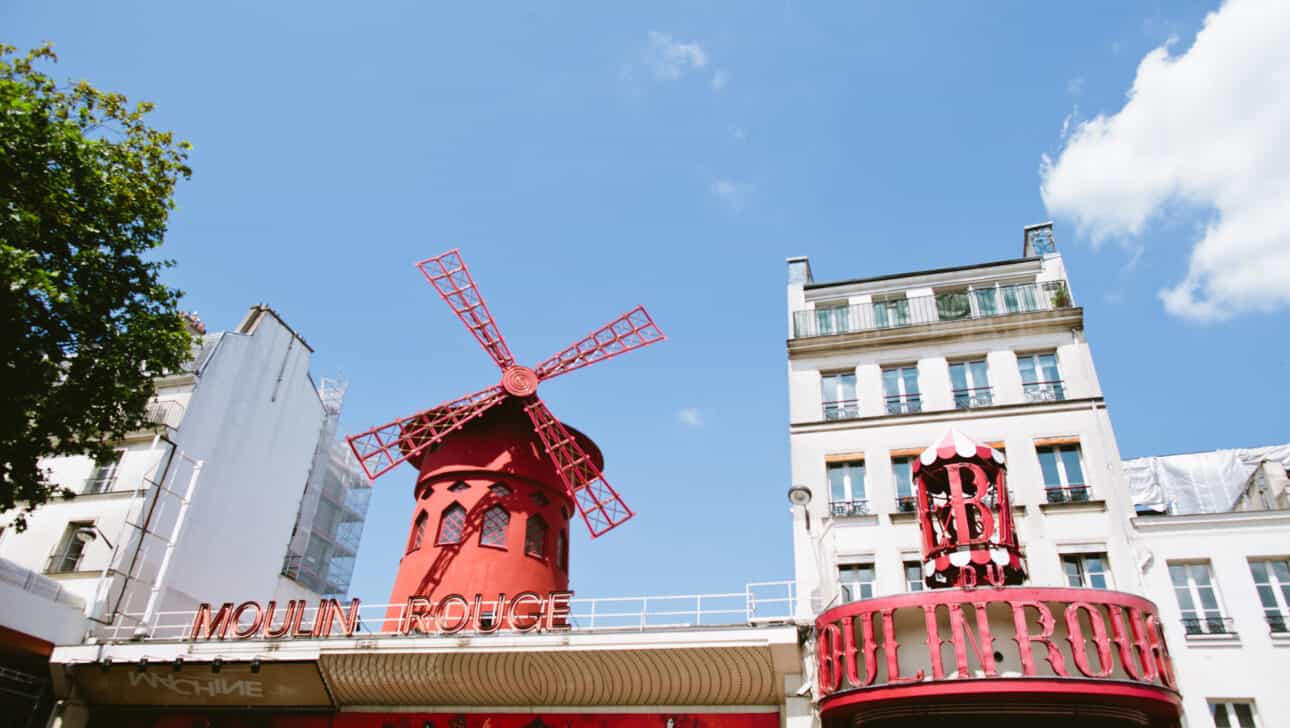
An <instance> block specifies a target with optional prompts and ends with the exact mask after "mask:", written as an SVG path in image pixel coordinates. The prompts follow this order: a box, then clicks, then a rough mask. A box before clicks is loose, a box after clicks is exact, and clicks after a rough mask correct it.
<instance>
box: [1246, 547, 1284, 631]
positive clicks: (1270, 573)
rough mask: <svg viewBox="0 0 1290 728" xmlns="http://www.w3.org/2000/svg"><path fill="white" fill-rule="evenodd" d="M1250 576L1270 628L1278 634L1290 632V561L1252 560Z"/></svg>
mask: <svg viewBox="0 0 1290 728" xmlns="http://www.w3.org/2000/svg"><path fill="white" fill-rule="evenodd" d="M1250 575H1251V576H1253V577H1254V588H1255V589H1256V590H1258V592H1259V601H1260V602H1261V603H1262V604H1263V618H1264V619H1266V620H1267V621H1268V627H1269V628H1270V629H1271V630H1272V631H1273V632H1277V633H1286V632H1290V561H1287V560H1286V559H1251V560H1250Z"/></svg>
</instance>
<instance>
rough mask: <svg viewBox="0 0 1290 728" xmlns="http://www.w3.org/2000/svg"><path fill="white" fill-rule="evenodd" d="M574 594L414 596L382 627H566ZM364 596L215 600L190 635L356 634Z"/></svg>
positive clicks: (481, 630)
mask: <svg viewBox="0 0 1290 728" xmlns="http://www.w3.org/2000/svg"><path fill="white" fill-rule="evenodd" d="M572 597H573V592H551V593H550V594H547V595H545V596H543V595H540V594H538V593H536V592H520V593H519V594H516V595H515V596H513V597H507V595H505V594H499V595H498V596H497V598H496V599H484V595H482V594H476V595H475V597H474V599H467V598H466V597H465V596H463V595H461V594H449V595H448V596H446V597H444V598H443V599H440V600H438V601H434V600H431V599H427V598H426V597H412V598H411V599H408V602H407V604H405V605H403V607H402V608H401V609H396V610H393V616H390V615H387V616H386V618H385V619H384V620H383V622H382V626H381V629H380V631H381V632H384V633H387V634H402V635H410V634H426V635H429V634H456V633H458V632H462V631H469V632H473V633H476V634H490V633H493V632H499V631H509V632H534V631H542V632H545V631H551V630H560V629H566V628H567V626H568V623H569V614H570V610H569V600H570V599H571V598H572ZM359 609H360V603H359V600H357V599H354V600H352V601H351V602H350V603H349V606H348V608H346V607H344V606H342V605H341V603H340V602H339V601H337V600H335V599H323V600H321V601H320V602H318V605H317V606H316V607H311V606H310V605H309V603H308V602H307V601H305V600H294V599H293V600H291V601H288V602H287V603H286V605H279V604H278V603H277V602H272V601H271V602H268V603H267V604H264V605H261V604H260V603H259V602H242V603H241V604H237V605H234V604H233V602H225V603H224V604H222V605H221V606H220V607H219V609H217V610H213V611H212V608H211V605H210V603H209V602H207V603H204V604H202V605H201V607H199V608H198V609H197V614H196V616H194V617H193V624H192V629H190V630H189V633H188V638H189V639H192V640H212V639H221V640H222V639H230V638H231V639H235V640H249V639H292V638H296V639H304V638H320V637H330V636H331V635H332V633H333V632H334V631H336V630H337V629H339V630H340V632H341V633H342V634H344V636H346V637H352V636H353V635H354V632H356V631H357V630H358V628H359Z"/></svg>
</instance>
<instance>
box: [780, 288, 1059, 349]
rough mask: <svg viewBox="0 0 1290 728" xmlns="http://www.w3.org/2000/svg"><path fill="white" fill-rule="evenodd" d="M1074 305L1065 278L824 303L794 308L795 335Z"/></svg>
mask: <svg viewBox="0 0 1290 728" xmlns="http://www.w3.org/2000/svg"><path fill="white" fill-rule="evenodd" d="M1070 306H1071V299H1070V294H1069V293H1068V292H1067V290H1066V284H1065V283H1064V282H1062V281H1049V282H1046V283H1025V284H1019V285H1012V286H999V287H996V288H984V289H978V290H973V291H952V292H945V293H936V294H932V295H930V296H912V297H909V298H897V299H888V300H882V301H874V302H871V303H857V304H852V305H847V306H818V307H817V308H815V309H813V310H806V311H794V312H793V338H795V339H802V338H807V337H812V336H834V335H837V334H850V333H855V332H859V331H872V330H877V329H893V328H902V327H906V326H917V325H920V324H931V323H937V322H940V321H967V320H972V319H983V318H992V317H996V316H1009V315H1012V314H1015V313H1030V312H1032V311H1051V310H1053V309H1057V308H1067V307H1070Z"/></svg>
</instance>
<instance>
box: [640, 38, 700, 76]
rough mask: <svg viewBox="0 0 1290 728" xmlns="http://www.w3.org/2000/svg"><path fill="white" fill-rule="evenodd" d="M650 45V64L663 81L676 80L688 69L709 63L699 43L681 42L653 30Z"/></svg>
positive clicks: (655, 74)
mask: <svg viewBox="0 0 1290 728" xmlns="http://www.w3.org/2000/svg"><path fill="white" fill-rule="evenodd" d="M649 45H650V56H649V61H650V65H651V66H653V68H654V77H655V78H657V79H659V80H661V81H675V80H676V79H678V78H680V77H681V76H683V75H685V73H686V71H689V70H691V69H695V68H703V67H704V66H706V65H708V55H707V54H706V53H704V52H703V46H701V45H699V44H698V43H679V42H677V41H674V40H672V36H670V35H668V34H666V33H659V32H657V31H653V30H651V31H650V33H649Z"/></svg>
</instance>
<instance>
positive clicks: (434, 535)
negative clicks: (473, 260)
mask: <svg viewBox="0 0 1290 728" xmlns="http://www.w3.org/2000/svg"><path fill="white" fill-rule="evenodd" d="M416 265H417V268H419V269H420V270H421V272H422V273H423V274H424V275H425V277H426V279H427V280H429V281H430V284H431V285H433V286H434V289H435V291H436V292H438V293H439V295H440V296H441V297H442V298H443V300H444V301H446V302H447V303H448V305H449V306H450V307H452V310H453V312H454V313H456V314H457V316H458V317H459V318H460V319H461V320H462V322H463V323H465V324H466V328H467V329H469V330H470V333H471V334H472V335H473V336H474V337H475V339H476V340H477V341H478V342H479V344H480V345H481V346H483V348H484V350H485V351H487V352H488V355H489V356H490V357H492V359H493V361H494V362H495V363H496V364H497V366H498V368H499V369H501V371H502V378H501V382H500V383H499V384H495V385H493V386H491V387H488V388H487V389H483V390H480V391H478V392H475V393H474V394H468V395H466V396H464V397H460V398H458V399H455V400H452V401H450V402H444V403H443V404H439V405H436V406H434V407H431V408H429V409H426V410H423V411H421V412H418V413H416V414H413V415H410V416H408V417H403V418H400V419H397V420H394V421H393V422H390V423H388V424H384V425H381V426H379V427H374V428H372V429H370V430H368V431H367V432H364V433H361V434H358V435H354V436H352V437H350V438H349V445H350V447H351V448H352V449H353V451H354V454H355V455H356V456H357V457H358V461H359V463H360V464H361V465H362V467H363V470H364V472H366V473H367V476H368V478H371V479H373V480H375V479H376V478H377V477H380V476H381V475H383V474H385V473H387V472H389V471H390V470H392V469H394V468H395V467H396V466H398V465H400V464H401V463H403V462H405V461H406V462H410V463H412V464H413V465H414V466H416V467H417V469H418V471H419V475H418V478H417V486H416V489H415V497H416V501H417V507H416V508H415V509H414V513H413V520H412V531H411V533H410V535H409V538H408V550H407V553H406V554H405V556H404V557H403V560H402V561H401V563H400V566H399V575H398V578H397V579H396V582H395V587H394V593H393V594H392V596H391V602H394V603H400V602H404V601H406V600H407V599H408V598H409V597H412V596H419V597H428V598H434V597H438V596H442V595H444V594H449V593H454V594H465V595H468V596H469V595H474V594H490V593H491V594H497V593H499V592H506V593H509V594H512V595H514V594H516V593H517V592H522V591H533V592H537V593H539V594H541V593H544V592H550V591H556V590H564V589H567V587H568V573H567V572H568V566H567V558H568V541H567V538H568V536H567V527H568V521H569V518H570V516H571V513H570V509H569V508H568V504H569V503H572V505H573V506H575V507H576V508H577V510H578V513H579V514H581V516H582V519H583V521H584V522H585V523H586V524H587V527H588V529H590V531H591V535H592V537H593V538H595V537H598V536H600V535H601V534H604V533H605V532H607V531H609V530H610V529H612V528H614V527H616V526H619V525H621V524H622V523H623V522H625V521H626V520H627V519H629V518H631V517H632V515H633V513H632V511H631V509H630V508H628V507H627V504H626V503H624V502H623V499H622V498H621V497H620V496H619V495H618V492H617V491H616V490H614V488H613V486H611V485H610V484H609V482H608V481H607V480H605V477H604V474H603V473H602V472H601V468H602V467H603V459H602V458H601V456H600V452H599V450H598V449H597V448H596V446H595V444H594V443H593V442H592V441H591V440H590V439H589V438H587V437H586V436H585V435H583V434H582V433H579V432H577V431H575V430H573V429H572V428H570V427H568V426H566V425H564V424H563V423H561V422H560V421H559V420H557V419H556V418H555V416H554V415H552V414H551V411H550V410H549V409H548V408H547V406H546V405H545V404H544V403H543V402H542V400H541V399H539V398H538V396H537V388H538V384H539V383H541V382H542V381H544V380H547V379H551V378H553V377H558V376H560V375H561V374H567V373H568V372H571V371H573V370H575V369H579V368H581V367H584V366H587V365H590V364H594V363H596V362H599V361H605V360H607V359H611V358H613V357H615V356H618V355H620V354H625V353H627V352H629V351H631V350H633V349H639V348H641V347H644V346H648V345H650V344H654V343H657V342H660V341H662V340H663V339H664V336H663V333H662V332H661V331H660V330H659V328H658V327H657V326H656V325H655V324H654V321H653V320H652V319H651V318H650V316H649V314H648V313H646V312H645V309H644V308H643V307H641V306H637V307H636V308H634V309H632V310H630V311H628V312H627V313H625V314H623V315H622V316H619V317H618V318H616V319H614V320H613V321H611V322H609V323H608V324H606V325H604V326H603V327H601V328H599V329H597V330H596V331H594V332H592V333H591V334H590V335H588V336H586V337H585V338H583V339H581V340H580V341H578V342H576V343H574V344H573V345H572V346H570V347H568V348H566V349H564V350H563V351H561V352H559V353H558V354H556V355H554V356H552V357H551V358H549V359H547V360H546V361H544V362H542V363H541V364H539V365H538V366H537V367H536V368H529V367H526V366H522V365H519V364H516V363H515V358H514V357H513V356H512V355H511V351H510V349H509V348H508V347H507V345H506V340H505V339H504V338H502V334H501V331H500V330H498V328H497V324H496V322H495V321H494V320H493V316H492V314H491V313H489V311H488V306H487V304H485V303H484V298H483V296H481V295H480V294H479V289H478V288H476V286H475V281H474V279H473V278H472V277H471V275H470V271H469V270H468V269H467V268H466V264H465V262H463V261H462V259H461V255H460V253H459V252H458V251H457V250H451V251H449V252H447V253H444V254H443V255H440V256H437V257H434V258H427V259H426V260H423V261H421V262H419V263H417V264H416ZM526 415H527V418H526V417H525V416H526ZM454 433H455V434H454ZM450 435H452V437H449V436H450ZM516 516H518V517H519V518H516ZM521 519H522V521H523V523H522V524H516V521H518V520H521ZM431 525H434V527H435V530H434V531H433V532H431V533H427V529H428V528H429V527H430V526H431ZM513 526H515V528H514V529H513V528H512V527H513ZM520 526H522V534H523V538H522V539H520V538H519V535H520V529H519V527H520ZM512 530H515V531H516V533H514V534H511V533H510V532H511V531H512ZM476 533H478V543H475V539H474V536H475V534H476ZM521 541H522V544H523V546H522V548H516V547H515V546H517V545H519V544H520V543H521ZM552 542H554V544H552ZM462 561H465V562H468V564H467V563H462V564H461V566H460V567H459V568H457V569H454V570H453V575H452V576H451V577H449V576H448V574H447V567H448V566H449V565H450V564H453V563H458V562H462Z"/></svg>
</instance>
